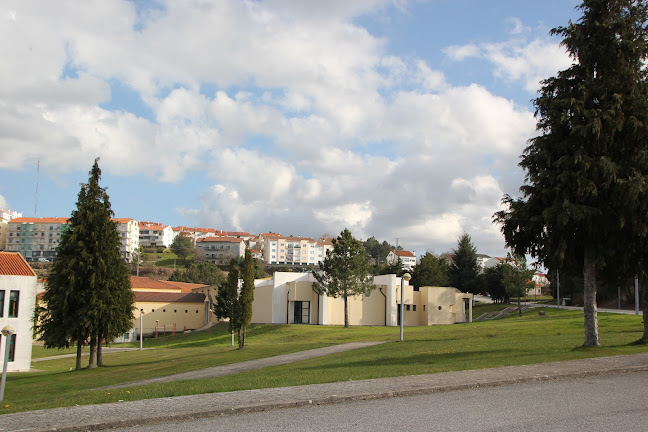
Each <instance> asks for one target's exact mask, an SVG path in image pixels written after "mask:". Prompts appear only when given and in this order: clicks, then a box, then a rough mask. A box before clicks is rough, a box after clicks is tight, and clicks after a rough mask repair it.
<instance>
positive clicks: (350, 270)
mask: <svg viewBox="0 0 648 432" xmlns="http://www.w3.org/2000/svg"><path fill="white" fill-rule="evenodd" d="M369 270H370V267H369V260H368V258H367V254H366V252H365V249H364V247H363V245H362V242H361V241H359V240H356V239H355V238H354V237H353V235H351V231H349V230H348V229H347V228H345V229H344V231H342V232H341V233H340V235H339V236H338V237H337V239H334V240H333V250H328V251H326V257H325V258H324V261H322V263H320V266H319V269H318V270H317V271H315V272H314V273H313V275H314V276H315V279H317V284H316V290H317V292H318V293H319V294H326V295H327V296H329V297H342V299H343V300H344V327H349V304H348V298H349V296H355V295H360V294H366V293H368V292H369V291H371V290H372V289H374V288H375V285H374V284H373V278H372V276H371V275H370V274H369Z"/></svg>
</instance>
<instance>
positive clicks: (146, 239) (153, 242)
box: [139, 222, 174, 248]
mask: <svg viewBox="0 0 648 432" xmlns="http://www.w3.org/2000/svg"><path fill="white" fill-rule="evenodd" d="M173 237H174V235H173V229H172V228H171V227H170V226H168V225H162V224H161V223H158V222H140V223H139V242H140V246H142V247H155V246H163V247H165V248H168V247H169V246H171V243H173Z"/></svg>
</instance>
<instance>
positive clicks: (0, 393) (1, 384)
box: [0, 325, 16, 402]
mask: <svg viewBox="0 0 648 432" xmlns="http://www.w3.org/2000/svg"><path fill="white" fill-rule="evenodd" d="M14 333H16V331H15V330H14V328H13V327H11V326H9V325H8V326H5V327H4V328H3V329H2V335H3V336H4V337H5V355H4V363H3V365H2V381H0V402H2V400H3V399H4V389H5V382H7V363H9V345H10V341H9V338H10V337H11V335H12V334H14Z"/></svg>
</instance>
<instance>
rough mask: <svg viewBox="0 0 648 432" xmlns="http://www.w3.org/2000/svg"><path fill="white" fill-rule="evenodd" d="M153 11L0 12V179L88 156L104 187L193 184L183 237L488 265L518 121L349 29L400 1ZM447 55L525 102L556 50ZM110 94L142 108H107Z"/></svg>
mask: <svg viewBox="0 0 648 432" xmlns="http://www.w3.org/2000/svg"><path fill="white" fill-rule="evenodd" d="M306 3H308V6H306ZM164 5H165V10H162V11H149V12H148V13H145V14H144V15H143V17H142V16H140V17H138V15H137V11H136V10H135V6H134V3H132V2H113V1H102V2H87V3H86V2H84V3H83V4H78V3H66V2H63V3H57V4H56V5H52V4H50V2H47V1H44V2H34V3H32V2H16V3H13V4H12V8H11V10H10V9H9V8H8V7H7V6H6V5H5V6H0V54H2V56H3V58H11V59H12V61H11V62H8V63H7V65H6V66H7V67H3V68H0V150H1V151H2V154H3V158H0V169H8V168H12V169H14V168H19V167H20V166H23V165H25V164H28V163H30V162H31V161H34V160H36V159H40V160H41V165H43V166H46V167H48V169H50V170H51V171H56V170H58V171H69V170H74V169H79V168H81V169H84V170H85V169H87V166H89V161H92V160H93V159H94V158H95V157H97V156H101V160H102V169H104V170H105V172H110V173H112V174H118V175H123V176H130V175H142V174H143V175H146V176H148V177H150V178H152V179H155V180H156V181H161V182H182V181H183V179H185V178H186V176H187V174H188V173H192V174H193V175H194V176H198V177H200V178H201V179H202V183H195V184H192V185H191V187H192V191H195V193H196V194H197V195H199V206H197V208H179V209H177V211H178V213H180V214H181V215H183V216H184V217H185V218H187V219H189V220H191V221H193V222H194V224H196V225H204V226H211V227H216V228H221V229H236V230H247V231H251V232H254V231H268V230H273V231H282V232H284V233H285V234H301V235H314V236H316V235H320V234H321V233H323V232H325V231H328V232H330V233H332V234H335V233H337V232H339V231H340V230H341V229H343V228H345V227H349V228H350V229H352V231H353V232H354V234H355V235H356V236H358V237H367V236H370V235H374V236H376V237H377V238H379V239H386V240H389V241H390V242H392V243H393V242H394V241H395V238H396V237H398V238H399V239H400V243H401V244H403V245H404V246H405V247H408V248H417V249H423V250H425V249H427V248H441V249H449V248H450V247H452V246H453V245H454V243H456V239H457V237H458V236H459V235H460V234H461V233H462V232H464V231H466V232H469V233H471V234H472V235H473V240H474V241H475V243H476V244H480V245H482V246H483V247H484V249H486V250H488V249H491V250H494V249H497V248H501V246H502V240H501V236H499V235H497V229H496V227H495V228H494V227H493V225H492V224H491V223H490V217H491V215H492V213H493V212H494V211H496V210H498V206H499V200H500V198H501V194H502V192H503V190H504V189H503V186H502V185H501V182H502V181H501V178H500V175H499V174H498V173H502V172H504V171H505V172H506V175H508V176H510V177H511V178H516V179H518V180H519V179H520V178H521V175H520V173H519V170H517V169H516V168H515V166H516V164H517V157H518V155H519V154H520V153H521V151H522V149H523V148H524V146H525V143H526V140H527V139H528V138H529V137H530V136H531V135H532V134H533V133H534V127H535V122H534V120H533V116H532V114H531V113H530V112H528V110H527V109H524V108H520V107H518V106H516V105H515V104H514V103H513V102H512V101H510V100H507V99H505V98H502V97H498V96H497V95H494V94H492V93H491V92H489V91H488V90H487V89H486V88H485V87H483V86H480V85H477V84H473V85H462V86H454V87H453V86H452V85H450V84H449V83H448V81H447V79H446V76H445V74H444V72H443V71H442V70H440V69H437V68H435V67H434V66H433V65H432V64H431V63H430V62H428V61H424V60H423V59H420V58H414V57H412V58H405V57H399V56H396V55H394V54H393V53H390V52H388V51H387V43H386V41H385V40H383V39H380V38H376V37H374V36H373V35H371V34H370V33H369V32H368V31H367V30H366V29H364V28H362V27H360V26H359V25H357V24H355V23H354V20H353V18H354V17H356V16H357V15H359V14H376V13H377V14H380V13H381V11H384V10H385V9H389V8H394V7H395V8H404V7H406V2H404V1H388V0H362V1H357V2H356V1H353V2H349V1H331V2H315V3H313V2H303V1H297V0H270V1H265V2H253V1H244V2H240V1H234V0H229V1H221V2H218V3H209V2H198V1H189V2H186V3H182V4H181V3H177V2H170V1H169V2H167V3H165V4H164ZM513 24H516V23H515V22H513ZM446 53H447V55H448V56H449V57H451V58H453V59H455V60H462V59H466V58H469V57H474V56H481V57H483V58H486V59H488V60H489V61H491V62H493V64H494V65H495V66H496V73H497V74H498V76H500V77H502V78H503V79H512V80H515V81H520V82H523V83H524V85H525V86H526V87H529V86H530V84H529V83H530V82H531V81H533V79H535V78H534V77H535V76H536V75H537V74H539V73H542V71H544V70H546V67H549V66H547V64H548V63H550V62H549V61H548V60H547V59H548V58H549V57H551V56H554V55H555V50H554V46H553V45H551V44H550V43H548V42H543V41H540V40H538V41H537V42H535V44H534V43H531V44H524V43H513V42H507V43H503V44H490V45H486V44H472V45H465V46H456V47H449V48H448V49H446ZM535 55H537V56H538V57H539V58H535V57H534V56H535ZM552 61H554V60H553V59H552ZM555 61H556V63H555V64H553V65H552V66H551V67H555V66H556V65H557V64H558V63H559V62H558V60H555ZM543 68H545V69H543ZM111 91H113V92H120V91H121V92H125V93H127V94H126V97H128V98H130V99H133V102H134V103H135V105H137V106H139V107H140V108H141V109H140V110H134V111H133V112H129V111H128V110H127V109H125V108H123V109H120V107H115V106H114V105H108V103H109V102H111V103H112V102H115V101H112V100H111V97H112V96H115V95H111ZM122 96H123V95H122ZM108 106H110V108H108ZM511 167H513V168H511ZM106 170H107V171H106ZM159 187H161V188H164V187H165V186H164V185H160V186H159ZM0 198H2V197H1V196H0ZM2 199H4V198H2ZM1 203H2V201H1V200H0V204H1ZM169 205H170V206H172V205H173V203H169ZM151 218H152V219H153V218H158V219H162V218H163V216H155V217H153V216H152V217H151Z"/></svg>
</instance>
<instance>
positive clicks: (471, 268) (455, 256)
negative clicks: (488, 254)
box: [448, 233, 479, 293]
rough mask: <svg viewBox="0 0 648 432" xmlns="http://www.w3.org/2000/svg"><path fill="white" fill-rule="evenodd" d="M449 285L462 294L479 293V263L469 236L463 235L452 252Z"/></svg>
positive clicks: (475, 249)
mask: <svg viewBox="0 0 648 432" xmlns="http://www.w3.org/2000/svg"><path fill="white" fill-rule="evenodd" d="M448 275H449V277H450V285H451V286H453V287H455V288H458V289H459V290H460V291H462V292H471V293H476V292H477V291H479V279H478V278H479V263H478V262H477V248H475V245H473V243H472V239H471V238H470V235H469V234H466V233H464V234H463V235H462V236H461V237H459V240H458V241H457V248H456V249H455V250H454V251H453V252H452V262H451V263H450V268H449V270H448Z"/></svg>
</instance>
